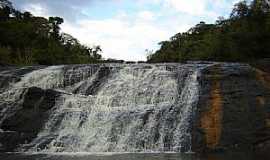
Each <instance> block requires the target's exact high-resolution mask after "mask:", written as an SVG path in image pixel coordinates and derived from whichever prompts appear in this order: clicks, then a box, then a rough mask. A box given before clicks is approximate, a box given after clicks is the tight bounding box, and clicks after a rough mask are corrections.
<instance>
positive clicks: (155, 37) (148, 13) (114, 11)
mask: <svg viewBox="0 0 270 160" xmlns="http://www.w3.org/2000/svg"><path fill="white" fill-rule="evenodd" d="M11 2H12V3H13V5H14V6H15V7H16V8H17V9H20V10H22V11H30V12H31V13H32V14H33V15H35V16H43V17H50V16H59V17H62V18H64V20H65V22H64V23H63V24H62V25H61V29H62V32H66V33H69V34H71V35H72V36H73V37H75V38H77V39H78V40H79V41H80V42H81V43H82V44H84V45H87V46H90V47H91V46H93V45H101V48H102V49H103V53H102V56H103V57H104V58H115V59H123V60H132V61H138V60H146V56H147V54H146V49H148V50H153V51H155V50H157V49H158V48H159V47H160V46H159V45H158V43H159V42H161V41H164V40H168V39H169V38H170V37H172V36H173V35H175V34H176V33H179V32H185V31H187V30H188V29H189V28H190V27H192V26H194V25H195V24H197V23H199V22H200V21H204V22H207V23H214V22H215V21H216V20H217V18H218V17H220V16H223V17H228V16H229V14H230V12H231V10H232V7H233V4H235V3H236V2H238V0H11Z"/></svg>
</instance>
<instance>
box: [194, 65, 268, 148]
mask: <svg viewBox="0 0 270 160" xmlns="http://www.w3.org/2000/svg"><path fill="white" fill-rule="evenodd" d="M200 86H201V89H200V100H199V103H198V110H197V113H196V115H197V116H196V119H195V121H194V126H193V137H194V138H193V148H194V150H196V151H224V150H235V149H248V150H255V151H263V150H265V151H267V150H269V149H270V75H269V73H267V72H263V71H261V70H259V69H255V68H252V67H250V66H249V65H243V64H216V65H213V66H210V67H208V68H207V69H205V70H204V71H202V76H201V78H200Z"/></svg>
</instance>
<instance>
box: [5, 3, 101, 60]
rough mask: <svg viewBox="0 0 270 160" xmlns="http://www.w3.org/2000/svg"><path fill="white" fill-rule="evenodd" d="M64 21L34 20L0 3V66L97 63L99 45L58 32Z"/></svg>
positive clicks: (55, 18)
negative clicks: (89, 45) (82, 42)
mask: <svg viewBox="0 0 270 160" xmlns="http://www.w3.org/2000/svg"><path fill="white" fill-rule="evenodd" d="M62 23H64V19H62V18H60V17H49V18H48V19H46V18H44V17H35V16H33V15H32V14H31V13H30V12H21V11H19V10H16V9H14V7H13V6H12V3H11V2H10V1H8V0H0V64H14V65H35V64H41V65H53V64H74V63H76V64H79V63H97V62H99V61H100V60H101V58H102V57H101V55H100V54H99V52H100V51H101V47H100V46H94V47H92V48H90V47H87V46H85V45H82V44H80V43H79V41H78V40H77V39H76V38H74V37H72V36H71V35H69V34H67V33H61V32H60V25H61V24H62Z"/></svg>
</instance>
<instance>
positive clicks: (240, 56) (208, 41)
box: [147, 0, 270, 62]
mask: <svg viewBox="0 0 270 160" xmlns="http://www.w3.org/2000/svg"><path fill="white" fill-rule="evenodd" d="M159 44H160V46H161V47H160V49H159V50H157V51H156V52H154V53H152V54H151V53H150V54H149V55H148V57H147V60H148V62H184V61H187V60H211V61H244V62H250V61H253V60H257V59H263V58H270V1H269V0H253V1H251V2H249V3H248V2H247V1H241V2H238V3H237V4H235V6H234V8H233V10H232V12H231V14H230V17H229V18H227V19H225V18H223V17H220V18H218V20H217V21H216V23H215V24H206V23H205V22H200V23H199V24H197V25H195V26H194V27H192V28H191V29H189V30H188V31H187V32H183V33H177V34H176V35H174V36H173V37H171V38H170V40H168V41H163V42H160V43H159Z"/></svg>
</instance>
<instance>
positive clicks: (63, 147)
mask: <svg viewBox="0 0 270 160" xmlns="http://www.w3.org/2000/svg"><path fill="white" fill-rule="evenodd" d="M102 67H107V70H109V72H108V73H106V75H105V76H103V77H102V78H100V77H101V76H100V73H99V72H100V70H101V68H102ZM101 71H102V72H103V70H101ZM198 75H199V71H198V69H196V67H187V66H181V65H177V64H170V65H166V64H164V65H109V67H108V65H107V66H106V65H105V66H99V68H96V67H95V68H94V67H93V66H81V67H71V69H70V68H68V69H67V68H66V66H53V67H48V68H45V69H41V70H36V71H33V72H30V73H28V74H26V75H25V76H24V77H23V78H22V79H21V81H19V82H17V83H15V84H13V85H12V87H11V89H10V90H8V91H7V92H4V93H2V94H1V95H0V98H3V97H8V99H9V100H10V101H14V100H15V99H18V97H19V95H20V93H17V92H16V90H18V89H20V88H29V87H33V86H36V87H40V88H42V89H56V90H58V91H61V92H63V93H65V94H62V96H61V97H60V98H58V100H57V103H56V105H55V107H54V108H53V110H52V113H51V115H50V118H49V120H48V122H47V123H46V124H45V126H44V128H43V130H42V131H41V132H40V133H39V134H38V136H37V138H36V139H34V140H33V141H32V142H31V143H30V144H26V145H24V146H23V147H22V148H21V149H22V150H25V148H27V151H30V152H36V151H38V152H93V153H94V152H179V151H191V135H190V132H191V126H190V125H191V121H192V118H193V113H194V110H195V109H196V103H197V100H198V94H199V93H198V92H199V86H198V82H197V77H198ZM97 83H98V84H99V85H95V84H97ZM93 85H95V87H94V91H95V92H93V94H92V95H91V94H90V95H89V94H86V91H87V89H88V88H89V87H91V86H93ZM75 90H76V92H75ZM72 92H73V93H74V94H66V93H72ZM10 93H11V94H10ZM7 95H8V96H7ZM11 97H12V98H13V99H12V98H11ZM14 97H15V98H14Z"/></svg>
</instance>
